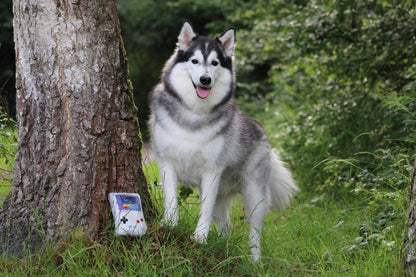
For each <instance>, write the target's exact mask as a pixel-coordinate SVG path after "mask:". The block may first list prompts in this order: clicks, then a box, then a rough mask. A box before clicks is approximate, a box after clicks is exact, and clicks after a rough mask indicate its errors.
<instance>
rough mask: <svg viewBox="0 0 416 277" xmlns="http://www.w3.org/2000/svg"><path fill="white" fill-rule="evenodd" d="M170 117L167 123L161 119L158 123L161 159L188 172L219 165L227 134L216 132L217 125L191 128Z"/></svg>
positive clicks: (213, 167)
mask: <svg viewBox="0 0 416 277" xmlns="http://www.w3.org/2000/svg"><path fill="white" fill-rule="evenodd" d="M169 121H170V122H169V123H168V124H163V126H162V125H161V124H158V123H157V124H156V126H155V130H154V142H155V148H156V151H157V155H158V156H159V159H162V160H169V161H170V162H174V163H175V167H176V168H177V169H178V171H182V172H183V173H184V174H185V175H193V174H194V173H196V174H197V173H198V172H200V171H201V170H209V169H217V168H218V163H217V162H218V158H219V156H220V154H221V151H222V150H223V149H224V138H223V136H221V135H216V134H217V128H215V127H203V128H200V129H198V130H189V129H186V128H183V127H181V126H179V125H178V124H177V123H176V122H174V121H173V120H169ZM191 172H193V173H191Z"/></svg>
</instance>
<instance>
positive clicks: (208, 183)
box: [191, 173, 220, 243]
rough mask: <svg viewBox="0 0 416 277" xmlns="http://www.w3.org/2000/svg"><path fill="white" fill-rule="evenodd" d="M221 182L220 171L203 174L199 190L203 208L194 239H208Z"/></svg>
mask: <svg viewBox="0 0 416 277" xmlns="http://www.w3.org/2000/svg"><path fill="white" fill-rule="evenodd" d="M219 184H220V176H218V173H212V174H205V175H204V176H202V180H201V187H200V192H199V194H200V195H199V198H200V201H201V209H200V211H199V220H198V225H197V226H196V229H195V233H194V235H193V236H192V237H191V239H192V240H193V241H196V242H198V243H206V241H207V237H208V233H209V229H210V227H211V223H212V217H213V213H214V207H215V201H216V199H217V194H218V187H219Z"/></svg>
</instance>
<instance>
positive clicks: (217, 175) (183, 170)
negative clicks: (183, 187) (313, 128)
mask: <svg viewBox="0 0 416 277" xmlns="http://www.w3.org/2000/svg"><path fill="white" fill-rule="evenodd" d="M234 47H235V30H234V29H233V28H230V29H227V30H226V31H225V32H224V33H223V34H222V35H221V36H219V37H217V38H215V39H211V38H206V37H202V36H199V35H197V34H196V33H195V32H194V30H193V28H192V26H191V25H190V23H188V22H185V23H184V24H183V26H182V29H181V31H180V34H179V37H178V43H177V48H176V50H175V52H174V53H173V55H172V56H171V57H170V59H169V60H168V61H167V62H166V64H165V66H164V68H163V72H162V80H161V83H159V84H158V85H157V86H156V87H155V89H154V90H153V92H152V96H151V109H152V113H151V118H150V126H151V132H152V140H153V147H154V150H155V157H156V159H157V161H158V164H159V168H160V175H161V179H162V183H163V192H164V196H165V200H164V202H165V212H164V219H163V223H164V224H166V225H169V226H176V225H177V224H178V220H179V210H178V209H179V207H178V198H177V186H178V181H180V182H183V183H185V184H188V185H192V186H196V187H197V188H199V194H200V200H201V208H200V215H199V220H198V224H197V227H196V229H195V232H194V235H193V236H192V239H193V240H195V241H197V242H200V243H206V239H207V236H208V233H209V230H210V227H211V223H212V220H214V221H215V223H216V225H217V230H218V233H219V234H220V235H226V234H227V233H228V232H229V231H230V228H231V221H230V216H229V208H230V205H231V202H232V199H233V197H234V196H235V194H237V193H241V194H242V197H243V201H244V205H245V208H246V213H247V218H248V221H249V222H250V248H251V252H252V254H253V260H255V261H257V260H259V259H260V237H261V236H260V232H261V228H262V223H263V219H264V216H265V214H266V212H267V211H268V210H270V209H282V208H284V207H285V206H287V205H288V204H289V200H290V198H291V196H292V195H293V193H294V192H295V191H297V190H298V188H297V187H296V184H295V182H294V181H293V178H292V175H291V174H290V172H289V171H288V170H287V169H286V168H285V167H284V164H283V162H281V161H280V159H279V157H278V156H277V155H276V154H275V153H273V152H272V150H271V147H270V144H269V141H268V137H267V135H266V133H265V132H264V130H263V128H262V127H261V125H260V124H259V123H258V122H257V121H255V120H254V119H250V118H247V117H245V116H243V115H242V113H241V112H240V110H239V108H238V107H237V105H236V103H235V100H234V90H235V83H236V81H235V73H234V62H233V61H234Z"/></svg>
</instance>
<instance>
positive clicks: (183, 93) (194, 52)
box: [168, 22, 235, 104]
mask: <svg viewBox="0 0 416 277" xmlns="http://www.w3.org/2000/svg"><path fill="white" fill-rule="evenodd" d="M234 48H235V29H234V28H229V29H227V30H226V31H225V32H224V33H223V34H222V35H220V36H219V37H217V38H214V39H212V38H206V37H203V36H199V35H198V34H197V33H196V32H195V31H194V29H193V28H192V26H191V24H190V23H189V22H185V23H184V24H183V26H182V29H181V31H180V34H179V36H178V42H177V49H176V56H175V60H174V61H171V62H172V63H171V65H172V67H171V68H170V69H169V77H168V78H169V80H168V82H169V84H170V86H171V88H172V89H173V90H174V91H175V93H177V94H178V96H180V98H181V99H184V98H189V97H192V96H196V97H198V98H199V99H204V100H205V99H206V100H207V102H211V103H212V104H218V103H220V102H221V101H224V99H226V98H227V97H228V98H229V97H230V96H231V93H232V90H233V88H234V73H233V71H234V69H233V57H234ZM191 93H192V94H193V95H190V94H191ZM194 101H196V99H194Z"/></svg>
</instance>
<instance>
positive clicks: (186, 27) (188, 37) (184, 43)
mask: <svg viewBox="0 0 416 277" xmlns="http://www.w3.org/2000/svg"><path fill="white" fill-rule="evenodd" d="M196 36H197V34H196V33H195V32H194V29H193V28H192V25H191V23H189V22H188V21H185V22H184V23H183V26H182V29H181V32H180V33H179V36H178V43H177V46H178V48H179V50H185V49H186V48H188V46H189V45H190V44H191V42H192V39H193V38H194V37H196Z"/></svg>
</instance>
